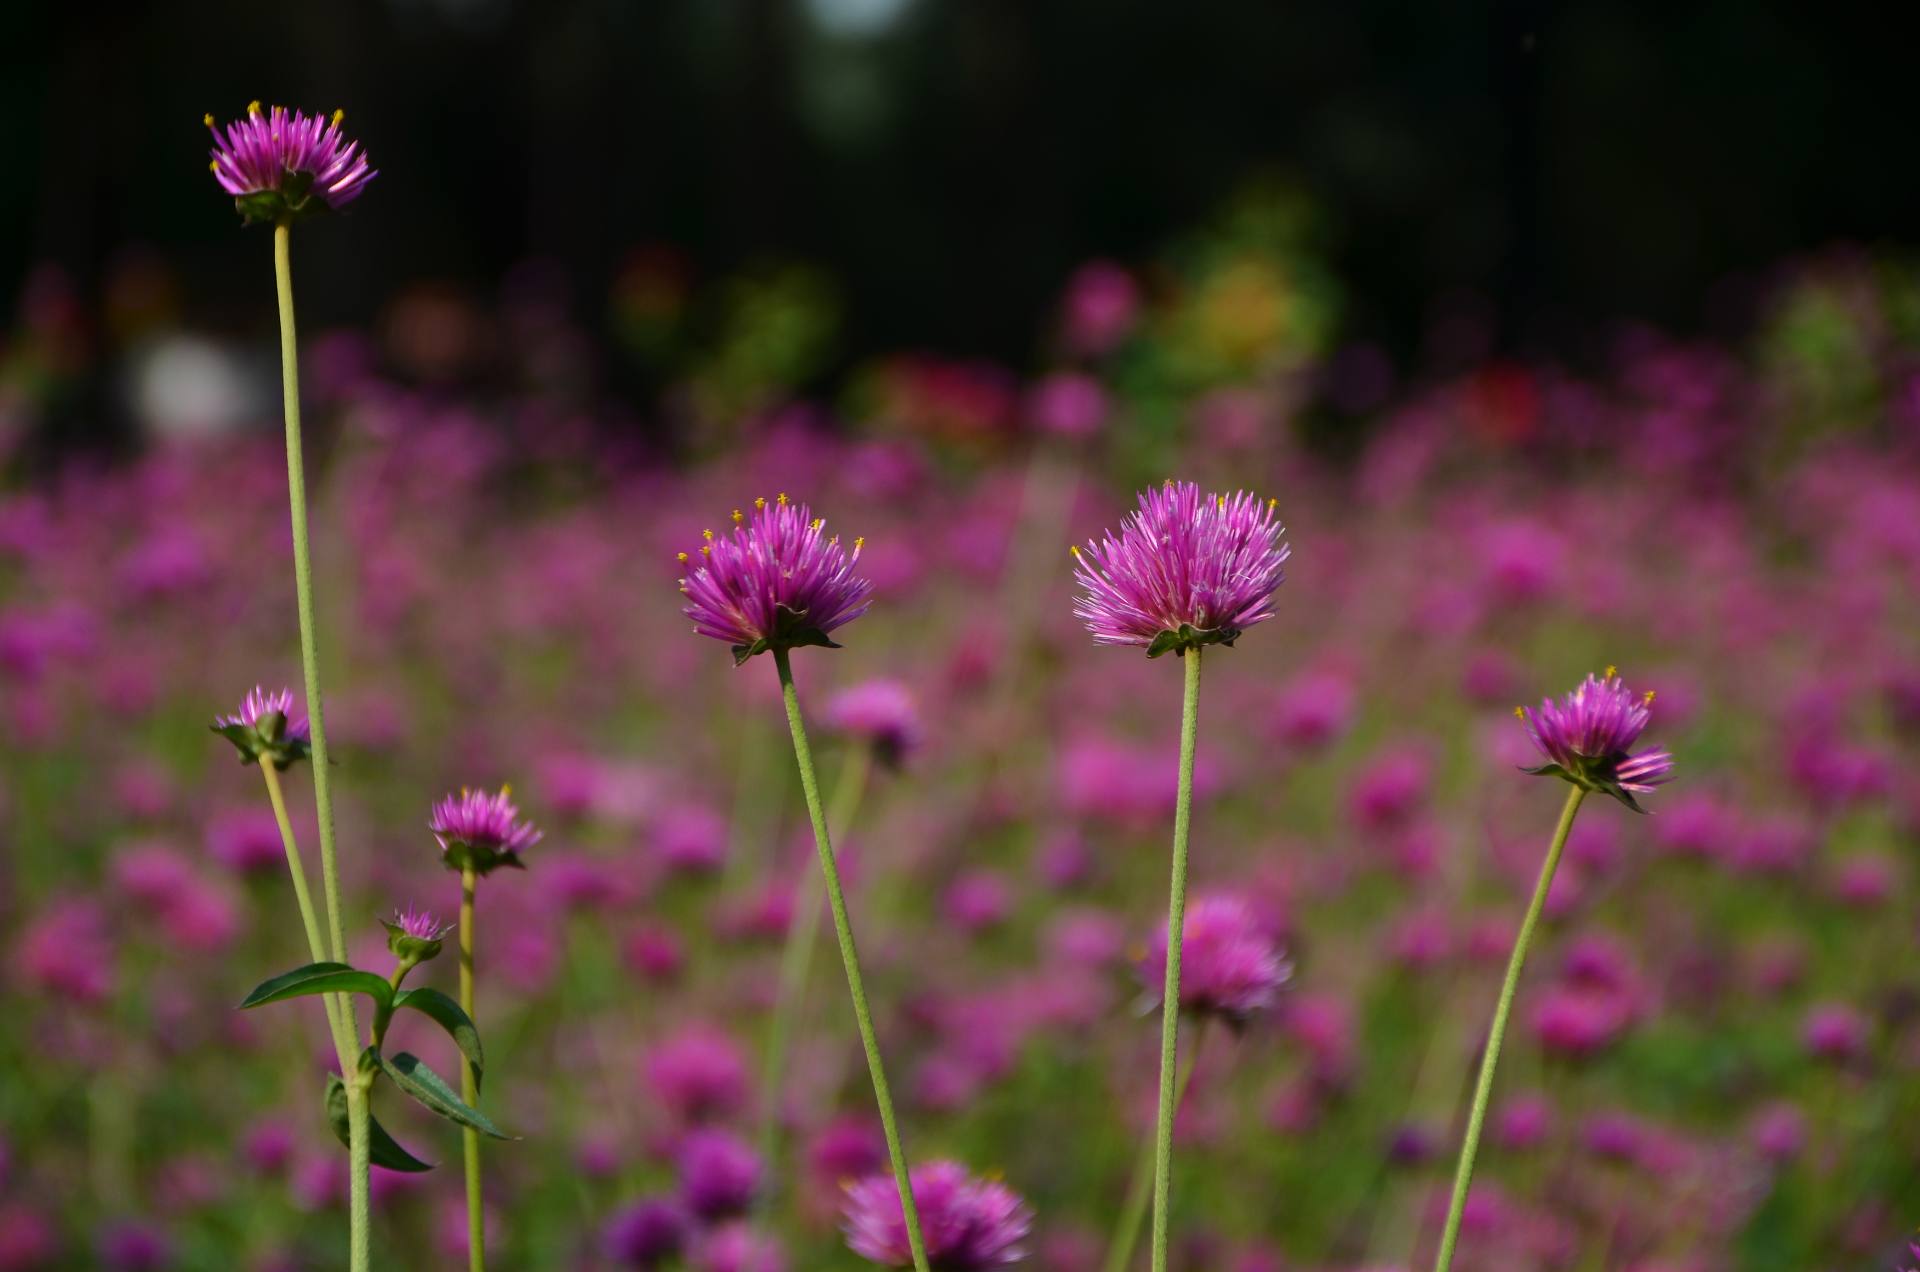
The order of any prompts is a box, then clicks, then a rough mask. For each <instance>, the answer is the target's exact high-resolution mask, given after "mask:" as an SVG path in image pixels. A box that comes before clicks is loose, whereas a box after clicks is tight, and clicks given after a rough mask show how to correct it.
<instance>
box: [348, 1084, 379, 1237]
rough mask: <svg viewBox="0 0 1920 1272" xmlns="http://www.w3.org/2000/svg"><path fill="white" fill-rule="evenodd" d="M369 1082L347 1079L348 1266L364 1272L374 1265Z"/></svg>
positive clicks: (370, 1092) (370, 1093) (370, 1094)
mask: <svg viewBox="0 0 1920 1272" xmlns="http://www.w3.org/2000/svg"><path fill="white" fill-rule="evenodd" d="M371 1096H372V1091H371V1089H370V1084H369V1083H367V1082H366V1081H365V1080H364V1079H362V1078H360V1077H354V1078H350V1079H349V1080H348V1082H347V1162H348V1170H349V1171H350V1172H351V1173H350V1174H349V1176H348V1180H349V1188H348V1198H347V1225H348V1238H347V1240H348V1266H349V1267H351V1268H352V1269H353V1272H367V1269H369V1268H371V1267H372V1266H373V1260H372V1244H373V1243H372V1240H371V1236H370V1234H371V1233H372V1231H373V1212H372V1206H371V1204H370V1202H369V1199H368V1193H367V1176H368V1174H369V1173H370V1172H371V1170H372V1167H373V1161H372V1141H371V1140H370V1139H369V1138H368V1136H367V1123H368V1122H369V1121H370V1120H371V1114H370V1113H369V1111H368V1108H367V1105H368V1101H369V1099H370V1098H371Z"/></svg>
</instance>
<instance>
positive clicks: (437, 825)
mask: <svg viewBox="0 0 1920 1272" xmlns="http://www.w3.org/2000/svg"><path fill="white" fill-rule="evenodd" d="M427 829H428V830H430V831H432V832H433V837H434V838H435V839H438V840H439V841H440V851H441V852H442V854H444V857H445V860H446V863H447V865H448V867H449V868H450V869H454V870H465V869H467V868H469V867H471V868H472V869H473V870H474V871H475V872H476V873H478V874H483V875H484V874H491V873H492V872H493V871H495V870H497V869H499V868H500V867H501V866H512V867H513V868H514V869H516V870H518V869H524V867H523V866H522V864H521V861H520V853H521V851H522V850H524V849H527V848H531V847H533V845H535V844H537V843H539V842H540V831H539V829H538V828H537V827H535V826H534V824H533V823H532V822H529V821H522V820H521V819H520V809H519V808H518V807H517V806H516V805H515V804H514V802H513V788H512V787H510V786H502V787H501V788H500V789H499V790H498V791H497V792H491V793H490V792H487V791H475V790H468V789H466V788H465V787H462V788H461V790H460V793H459V794H458V795H449V796H447V797H446V798H445V799H443V800H441V801H440V802H439V803H438V804H435V805H434V806H433V817H432V819H431V820H430V821H428V822H427Z"/></svg>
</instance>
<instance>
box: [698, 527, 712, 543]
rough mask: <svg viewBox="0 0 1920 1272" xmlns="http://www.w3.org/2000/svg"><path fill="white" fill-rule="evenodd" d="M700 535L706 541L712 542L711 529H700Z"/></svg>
mask: <svg viewBox="0 0 1920 1272" xmlns="http://www.w3.org/2000/svg"><path fill="white" fill-rule="evenodd" d="M700 537H701V538H702V539H705V540H706V541H707V542H708V543H712V542H713V531H711V530H702V531H701V532H700Z"/></svg>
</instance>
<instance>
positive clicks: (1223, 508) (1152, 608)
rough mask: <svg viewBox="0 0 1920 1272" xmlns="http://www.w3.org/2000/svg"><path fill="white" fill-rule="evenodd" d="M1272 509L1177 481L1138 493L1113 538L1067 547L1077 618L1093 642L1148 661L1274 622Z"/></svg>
mask: <svg viewBox="0 0 1920 1272" xmlns="http://www.w3.org/2000/svg"><path fill="white" fill-rule="evenodd" d="M1275 504H1276V501H1275V500H1271V499H1270V500H1268V501H1266V502H1265V503H1262V502H1261V501H1260V500H1259V499H1257V498H1255V497H1254V496H1253V495H1250V494H1248V493H1246V492H1245V491H1241V492H1240V493H1238V494H1234V495H1212V494H1208V495H1203V494H1202V493H1201V492H1200V487H1198V486H1196V485H1194V484H1193V483H1192V482H1184V481H1183V482H1176V481H1168V482H1167V483H1166V484H1165V485H1163V486H1160V487H1158V488H1156V489H1153V490H1147V491H1143V492H1141V495H1140V506H1139V508H1138V509H1137V510H1136V511H1135V512H1133V513H1132V514H1130V515H1129V516H1128V517H1127V518H1126V519H1125V520H1123V521H1122V522H1121V523H1120V533H1119V534H1118V535H1117V536H1116V535H1114V534H1112V533H1111V532H1109V533H1108V535H1107V536H1106V538H1104V539H1103V540H1101V541H1100V542H1099V543H1094V542H1093V541H1092V540H1088V542H1087V547H1086V550H1085V551H1084V552H1083V551H1081V549H1079V548H1077V547H1076V548H1074V549H1072V551H1073V557H1074V560H1075V562H1076V563H1077V564H1076V567H1075V569H1074V579H1075V581H1076V582H1078V583H1079V585H1080V587H1081V588H1082V589H1083V592H1082V594H1081V595H1080V596H1079V597H1078V598H1077V599H1076V600H1075V601H1074V606H1073V612H1074V615H1075V616H1076V617H1078V618H1079V619H1080V620H1081V621H1082V622H1084V623H1086V625H1087V629H1088V630H1089V631H1091V632H1092V633H1093V639H1094V643H1095V644H1097V645H1143V646H1145V647H1146V651H1147V657H1149V658H1158V657H1159V656H1160V655H1161V654H1164V653H1168V652H1169V651H1171V652H1172V653H1175V654H1180V655H1184V654H1185V653H1186V651H1187V650H1189V649H1198V648H1199V647H1200V646H1202V645H1231V644H1233V642H1234V641H1235V640H1236V639H1238V638H1239V636H1240V634H1241V633H1242V632H1244V631H1245V630H1246V629H1247V628H1249V627H1252V626H1253V625H1254V624H1255V623H1258V622H1261V621H1263V620H1265V619H1268V618H1271V617H1273V609H1272V603H1273V594H1274V591H1275V590H1276V589H1278V588H1279V586H1280V584H1281V582H1282V580H1284V579H1285V577H1286V571H1285V569H1284V566H1285V563H1286V560H1287V554H1288V548H1287V545H1286V544H1285V543H1284V542H1282V541H1281V536H1282V535H1283V534H1285V533H1286V528H1285V527H1284V526H1282V525H1281V524H1280V521H1279V519H1278V518H1277V517H1276V516H1275V514H1274V508H1275Z"/></svg>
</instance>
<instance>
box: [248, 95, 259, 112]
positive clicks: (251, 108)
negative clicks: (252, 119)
mask: <svg viewBox="0 0 1920 1272" xmlns="http://www.w3.org/2000/svg"><path fill="white" fill-rule="evenodd" d="M259 113H260V99H259V98H255V99H254V100H253V101H250V102H248V103H247V114H249V115H258V114H259Z"/></svg>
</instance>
